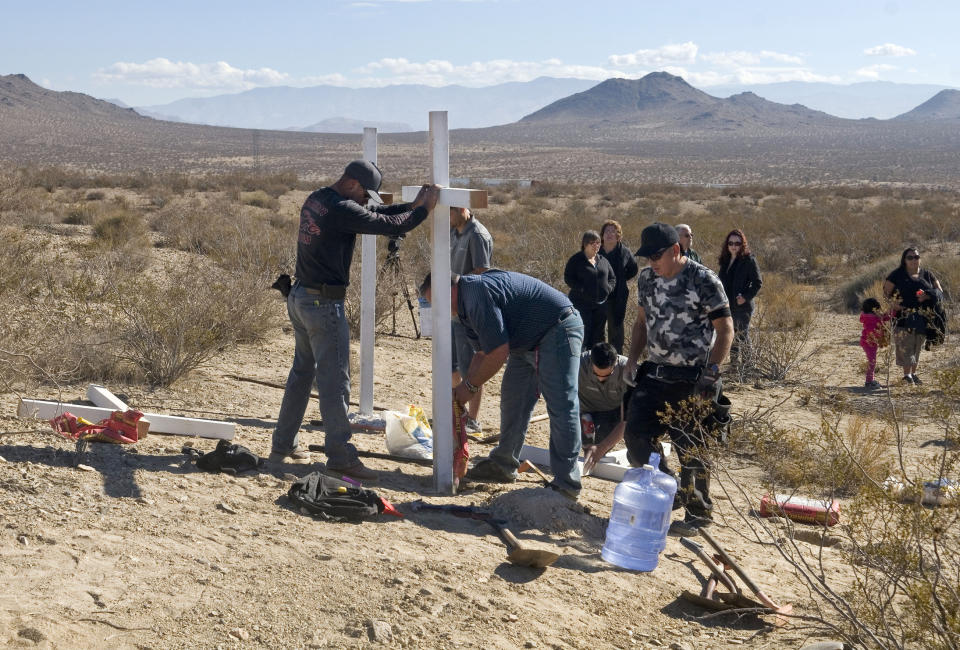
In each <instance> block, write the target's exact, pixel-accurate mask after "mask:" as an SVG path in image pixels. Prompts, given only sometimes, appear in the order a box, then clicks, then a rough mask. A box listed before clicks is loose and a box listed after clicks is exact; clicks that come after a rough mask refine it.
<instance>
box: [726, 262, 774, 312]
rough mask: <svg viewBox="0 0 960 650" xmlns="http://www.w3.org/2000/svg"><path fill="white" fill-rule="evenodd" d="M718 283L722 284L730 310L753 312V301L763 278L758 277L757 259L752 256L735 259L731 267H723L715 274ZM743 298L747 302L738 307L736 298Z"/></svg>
mask: <svg viewBox="0 0 960 650" xmlns="http://www.w3.org/2000/svg"><path fill="white" fill-rule="evenodd" d="M717 275H718V276H719V277H720V282H721V283H722V284H723V291H724V293H726V294H727V300H728V301H729V302H730V309H731V310H733V311H735V310H744V311H753V299H754V298H755V297H756V296H757V292H759V291H760V287H761V286H762V285H763V278H761V277H760V267H759V266H757V259H756V258H755V257H754V256H753V255H742V256H739V257H736V258H735V259H734V261H733V265H732V266H724V267H723V268H721V269H720V272H719V273H717ZM738 295H740V296H743V298H744V300H746V301H747V302H746V303H744V304H742V305H738V304H737V296H738Z"/></svg>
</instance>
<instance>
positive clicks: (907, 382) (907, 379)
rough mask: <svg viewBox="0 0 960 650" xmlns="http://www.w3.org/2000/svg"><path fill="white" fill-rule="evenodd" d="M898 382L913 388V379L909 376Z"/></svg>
mask: <svg viewBox="0 0 960 650" xmlns="http://www.w3.org/2000/svg"><path fill="white" fill-rule="evenodd" d="M900 381H902V382H903V383H904V384H906V385H907V386H913V377H912V376H910V375H904V376H903V379H901V380H900Z"/></svg>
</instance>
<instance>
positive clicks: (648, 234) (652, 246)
mask: <svg viewBox="0 0 960 650" xmlns="http://www.w3.org/2000/svg"><path fill="white" fill-rule="evenodd" d="M679 241H680V239H679V238H678V237H677V229H676V228H674V227H673V226H671V225H669V224H666V223H660V222H659V221H658V222H656V223H653V224H650V225H649V226H647V227H646V228H644V229H643V232H641V233H640V248H638V249H637V252H636V253H634V255H637V256H638V257H650V256H651V255H653V254H655V253H659V252H660V251H662V250H665V249H667V248H670V247H671V246H673V245H674V244H676V243H678V242H679Z"/></svg>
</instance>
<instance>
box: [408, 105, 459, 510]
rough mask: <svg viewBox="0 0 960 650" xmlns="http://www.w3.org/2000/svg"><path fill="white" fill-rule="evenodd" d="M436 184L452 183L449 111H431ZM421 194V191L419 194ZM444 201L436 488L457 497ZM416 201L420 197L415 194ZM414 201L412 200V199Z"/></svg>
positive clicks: (438, 225)
mask: <svg viewBox="0 0 960 650" xmlns="http://www.w3.org/2000/svg"><path fill="white" fill-rule="evenodd" d="M430 161H431V178H430V181H431V182H432V183H436V184H437V185H442V186H445V185H449V183H450V132H449V128H448V123H447V112H446V111H430ZM417 191H419V189H418V190H417ZM443 192H444V190H441V191H440V199H439V200H438V201H437V206H436V207H435V208H434V210H433V260H432V263H431V267H430V271H431V274H432V277H433V282H432V284H431V292H430V293H431V295H430V297H431V298H432V301H431V303H430V311H431V315H432V316H433V339H432V342H433V431H434V433H433V487H434V489H435V490H436V492H437V494H453V491H454V488H453V373H452V372H451V371H450V369H451V368H452V367H453V347H452V345H451V331H450V281H449V280H447V278H449V277H450V207H449V206H450V204H449V203H446V202H445V201H444V200H443ZM414 198H416V194H414ZM411 200H412V199H411Z"/></svg>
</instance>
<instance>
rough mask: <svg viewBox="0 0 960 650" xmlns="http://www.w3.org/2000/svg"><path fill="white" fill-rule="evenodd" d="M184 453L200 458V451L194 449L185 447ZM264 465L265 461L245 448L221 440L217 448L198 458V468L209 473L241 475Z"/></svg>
mask: <svg viewBox="0 0 960 650" xmlns="http://www.w3.org/2000/svg"><path fill="white" fill-rule="evenodd" d="M183 451H184V452H186V453H188V454H193V455H194V456H198V455H199V454H200V452H199V451H197V450H196V449H193V448H192V447H184V448H183ZM262 464H263V459H262V458H260V457H259V456H257V455H256V454H255V453H253V452H252V451H250V450H249V449H247V448H246V447H243V446H242V445H235V444H231V443H229V442H227V441H226V440H221V441H220V442H218V443H217V448H216V449H214V450H213V451H211V452H208V453H206V454H203V455H202V456H200V457H199V458H197V467H199V468H200V469H202V470H205V471H207V472H224V473H226V474H239V473H240V472H249V471H251V470H255V469H257V468H259V467H260V465H262Z"/></svg>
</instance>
